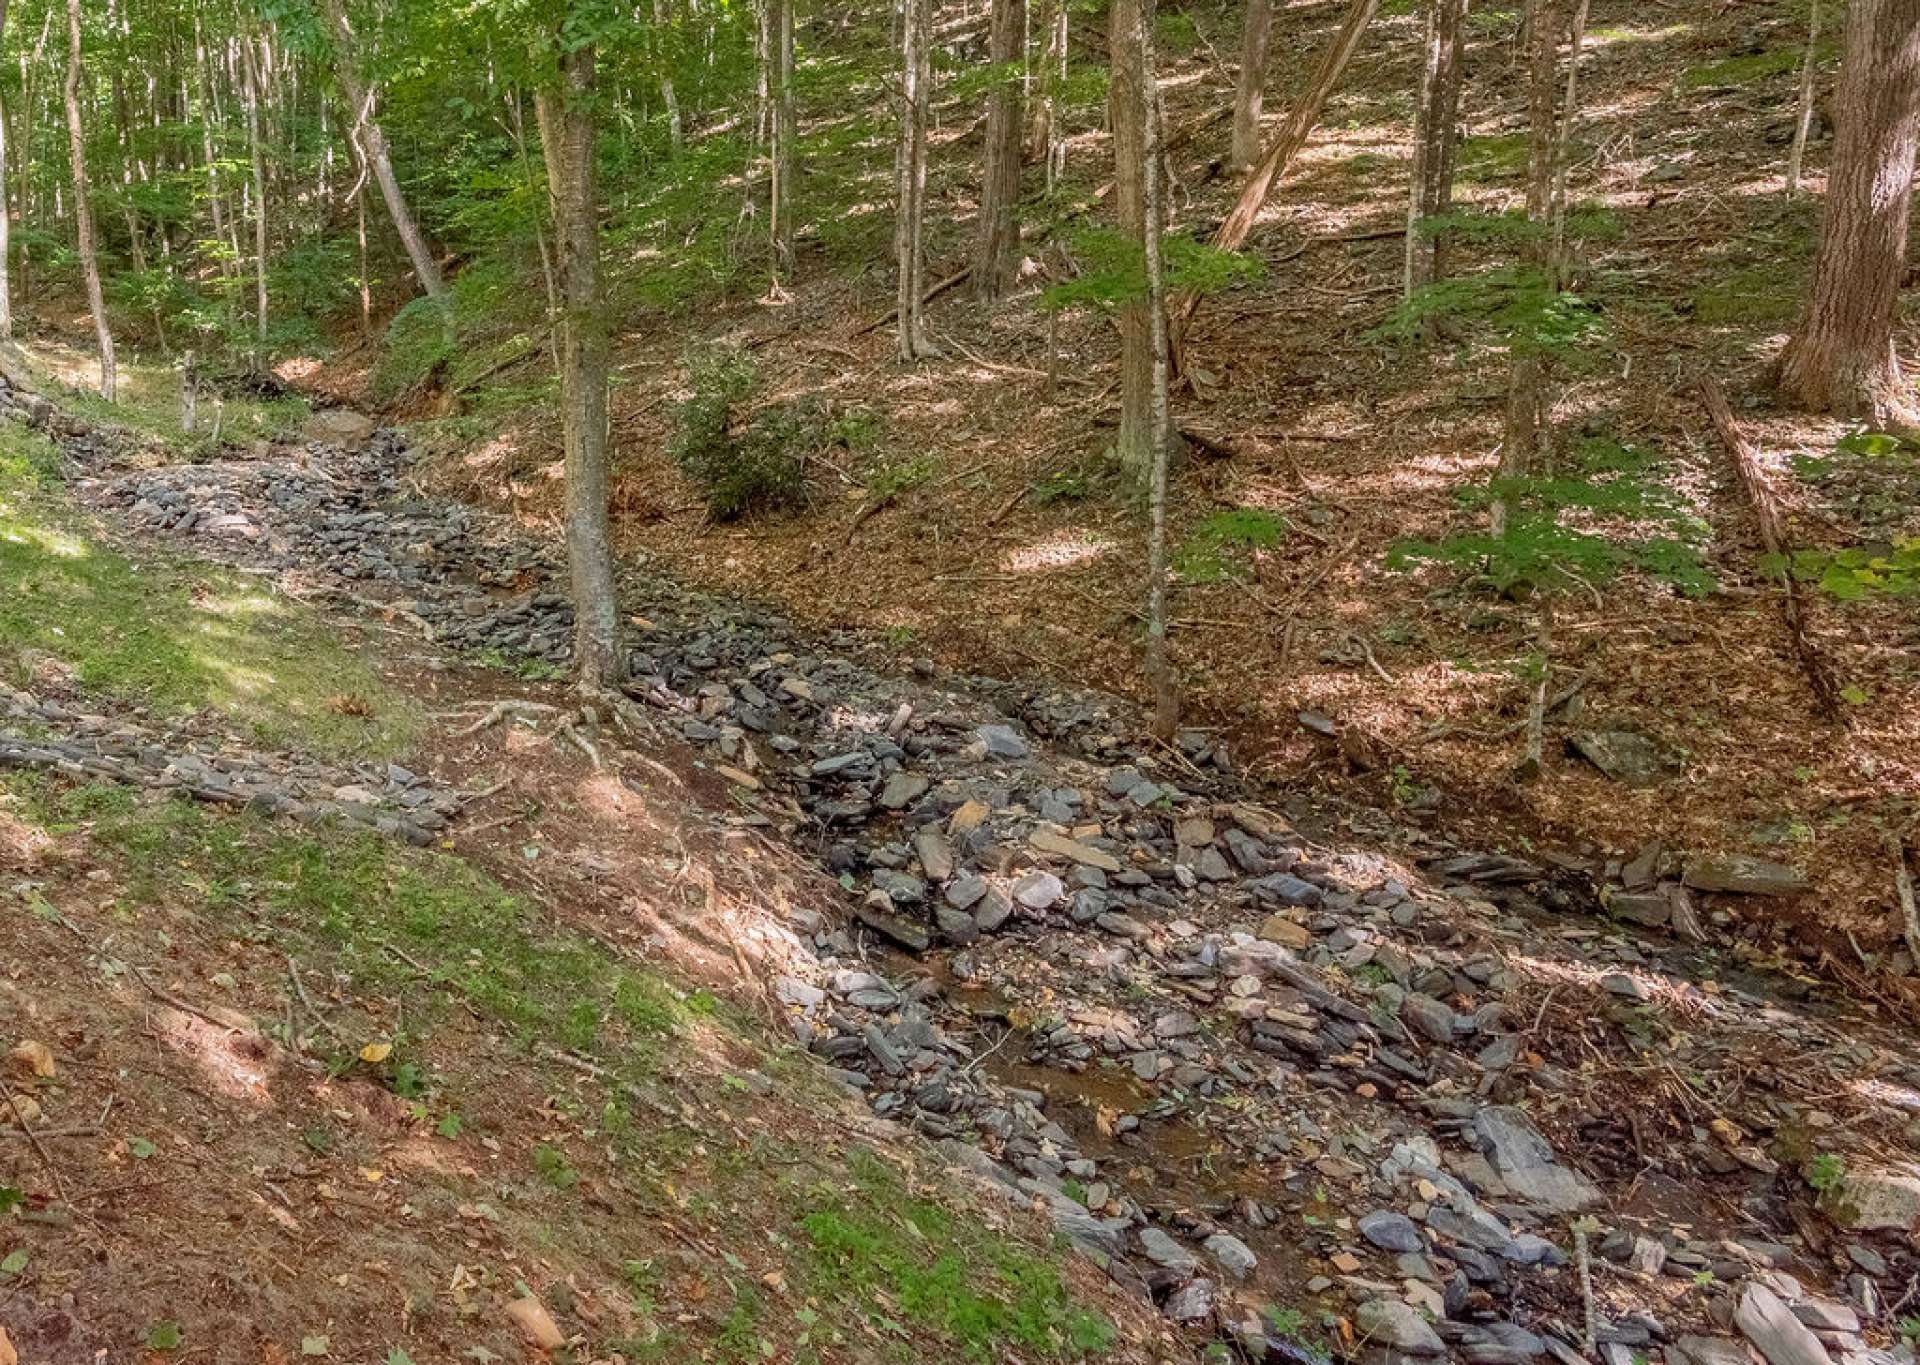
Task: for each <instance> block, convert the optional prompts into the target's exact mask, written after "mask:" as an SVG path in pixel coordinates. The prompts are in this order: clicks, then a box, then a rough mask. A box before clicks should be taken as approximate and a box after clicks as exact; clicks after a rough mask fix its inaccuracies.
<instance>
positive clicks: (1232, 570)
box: [1172, 507, 1285, 583]
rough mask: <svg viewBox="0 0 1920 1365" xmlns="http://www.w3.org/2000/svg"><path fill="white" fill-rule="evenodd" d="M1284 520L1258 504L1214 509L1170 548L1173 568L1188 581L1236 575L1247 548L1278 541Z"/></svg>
mask: <svg viewBox="0 0 1920 1365" xmlns="http://www.w3.org/2000/svg"><path fill="white" fill-rule="evenodd" d="M1284 532H1285V524H1284V523H1283V522H1282V521H1281V520H1280V518H1279V517H1276V516H1275V515H1274V514H1273V513H1271V512H1263V511H1261V510H1260V509H1259V508H1257V507H1234V508H1229V509H1228V510H1227V511H1224V512H1215V513H1214V514H1213V515H1212V516H1210V517H1208V518H1206V520H1204V521H1202V522H1201V523H1200V524H1199V525H1198V526H1196V527H1195V528H1194V529H1193V533H1192V534H1191V535H1189V536H1188V537H1187V538H1186V539H1185V540H1184V541H1182V542H1181V543H1180V547H1179V548H1178V549H1176V550H1175V551H1174V552H1173V566H1172V567H1173V571H1174V573H1176V574H1178V575H1179V576H1180V578H1181V579H1182V580H1184V581H1185V582H1188V583H1218V582H1220V581H1222V580H1223V579H1227V578H1234V577H1238V576H1239V574H1240V573H1241V571H1242V570H1243V569H1244V568H1245V560H1246V555H1247V552H1248V551H1251V550H1265V549H1271V548H1272V547H1273V546H1275V545H1278V544H1279V543H1280V539H1281V536H1282V535H1283V534H1284Z"/></svg>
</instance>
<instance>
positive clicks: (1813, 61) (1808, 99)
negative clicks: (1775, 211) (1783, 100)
mask: <svg viewBox="0 0 1920 1365" xmlns="http://www.w3.org/2000/svg"><path fill="white" fill-rule="evenodd" d="M1819 57H1820V0H1813V7H1812V8H1811V9H1810V10H1809V11H1808V13H1807V46H1806V50H1805V51H1804V52H1802V53H1801V54H1800V97H1799V99H1798V100H1797V101H1796V102H1795V104H1794V109H1793V145H1792V146H1791V147H1790V148H1789V149H1788V150H1787V197H1788V198H1792V197H1793V196H1794V195H1796V194H1798V193H1800V171H1801V168H1802V167H1804V166H1805V165H1806V159H1807V134H1808V133H1809V132H1811V131H1812V129H1813V76H1814V68H1815V67H1816V66H1817V65H1818V64H1819Z"/></svg>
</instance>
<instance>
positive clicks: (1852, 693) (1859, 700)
mask: <svg viewBox="0 0 1920 1365" xmlns="http://www.w3.org/2000/svg"><path fill="white" fill-rule="evenodd" d="M1840 700H1841V701H1843V702H1845V703H1847V705H1849V706H1865V705H1866V704H1867V690H1866V688H1864V687H1861V686H1860V685H1859V684H1857V683H1856V684H1854V685H1853V686H1851V687H1843V688H1841V689H1840Z"/></svg>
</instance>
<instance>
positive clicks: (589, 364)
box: [332, 0, 626, 691]
mask: <svg viewBox="0 0 1920 1365" xmlns="http://www.w3.org/2000/svg"><path fill="white" fill-rule="evenodd" d="M332 3H338V0H332ZM593 90H594V52H593V48H592V47H590V46H588V47H581V48H576V49H575V50H574V51H572V52H567V53H563V54H562V56H561V57H560V85H559V87H558V88H543V89H541V90H540V91H539V92H538V93H537V94H536V95H535V98H534V113H535V115H536V117H537V119H538V121H539V124H540V145H541V147H542V149H543V150H544V151H545V154H546V162H547V193H548V195H549V196H550V198H551V201H552V207H553V227H554V240H555V243H556V246H557V247H558V251H559V276H560V290H561V294H562V296H563V297H564V299H565V302H566V312H565V314H564V316H563V317H562V319H561V326H560V333H561V341H560V353H561V358H562V361H563V363H562V366H561V385H562V389H563V393H564V400H563V404H564V421H563V425H564V428H565V444H566V484H567V487H566V498H567V563H568V567H569V570H570V572H571V575H572V580H573V611H574V659H575V662H576V664H577V665H578V668H579V673H580V685H581V686H582V687H583V688H585V689H587V690H589V691H602V690H605V689H608V688H612V687H615V686H617V685H618V684H619V683H620V681H621V680H622V679H623V677H624V676H625V672H626V669H625V667H624V663H623V661H622V659H621V654H620V617H619V605H618V601H617V598H616V594H615V588H614V576H613V550H612V541H611V534H610V532H609V529H608V525H607V487H608V472H607V421H608V413H607V374H608V363H609V353H610V350H611V347H610V345H609V341H608V336H607V322H606V309H605V303H604V301H603V300H602V298H601V295H600V217H599V199H598V195H597V193H596V191H595V186H594V165H593V113H592V99H593Z"/></svg>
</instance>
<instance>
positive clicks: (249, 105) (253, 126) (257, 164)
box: [240, 33, 267, 345]
mask: <svg viewBox="0 0 1920 1365" xmlns="http://www.w3.org/2000/svg"><path fill="white" fill-rule="evenodd" d="M240 75H241V81H242V88H241V92H240V97H241V99H242V101H243V102H244V103H245V105H246V114H247V154H248V156H249V157H250V158H251V159H252V161H253V280H254V323H255V331H256V335H257V336H258V337H259V338H260V341H261V343H262V344H263V345H264V344H265V343H266V340H267V161H266V153H265V152H264V151H263V150H262V149H261V146H260V100H261V90H260V67H259V63H258V62H257V61H255V59H254V55H253V38H252V36H251V35H249V34H246V33H242V34H241V35H240Z"/></svg>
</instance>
